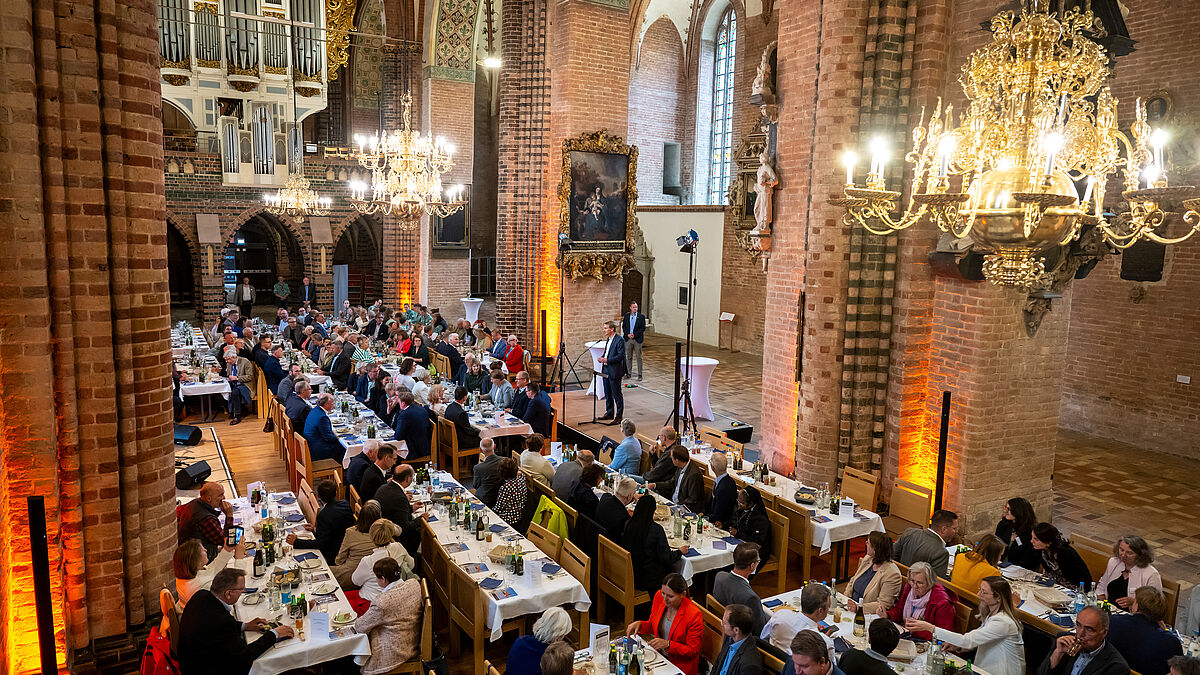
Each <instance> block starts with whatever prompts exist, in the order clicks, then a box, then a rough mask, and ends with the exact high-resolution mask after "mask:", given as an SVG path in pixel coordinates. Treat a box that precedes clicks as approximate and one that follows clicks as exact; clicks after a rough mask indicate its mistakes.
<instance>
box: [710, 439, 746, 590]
mask: <svg viewBox="0 0 1200 675" xmlns="http://www.w3.org/2000/svg"><path fill="white" fill-rule="evenodd" d="M708 465H709V466H710V467H712V470H713V474H714V475H715V476H716V478H714V479H713V490H712V497H710V498H709V500H708V505H707V506H705V507H704V515H706V516H708V519H709V520H711V521H712V522H713V524H714V525H716V526H717V527H720V528H724V527H725V526H727V525H728V524H729V523H730V521H732V520H733V509H734V507H736V506H737V485H735V484H734V482H733V479H732V478H730V477H729V474H728V473H725V470H726V469H727V468H728V467H729V459H728V458H727V457H726V456H725V453H723V452H714V453H713V455H712V458H711V459H709V460H708ZM751 606H753V605H751Z"/></svg>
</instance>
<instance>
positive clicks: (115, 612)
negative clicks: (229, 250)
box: [0, 0, 175, 673]
mask: <svg viewBox="0 0 1200 675" xmlns="http://www.w3.org/2000/svg"><path fill="white" fill-rule="evenodd" d="M156 16H157V6H156V3H155V2H153V0H129V1H127V2H123V3H120V5H119V6H115V5H113V4H112V3H99V2H71V3H66V2H60V3H56V4H55V3H35V2H30V1H29V0H17V1H16V2H7V3H3V4H2V5H0V26H3V28H0V32H2V33H3V35H4V43H5V44H6V45H8V46H9V48H8V50H7V54H6V57H5V58H4V59H3V60H0V91H4V92H5V107H6V110H7V114H6V122H5V124H4V125H2V126H0V175H2V176H3V180H4V183H5V185H6V186H7V188H8V194H9V195H10V197H9V199H7V200H6V201H4V202H3V204H2V205H0V231H2V232H4V233H5V236H4V244H5V246H6V249H5V255H4V256H3V257H2V258H0V297H3V298H5V299H6V300H7V301H6V302H4V303H0V326H4V327H5V328H4V329H3V331H4V335H3V342H4V344H5V345H6V346H7V347H8V349H9V351H10V354H11V355H12V357H13V358H7V359H3V360H2V361H0V432H2V433H0V438H3V441H2V442H0V466H3V467H4V470H3V471H2V472H0V531H3V532H5V533H6V536H4V537H0V671H2V672H10V673H24V672H33V670H34V669H36V667H37V651H36V643H37V633H36V630H35V613H34V609H33V596H32V588H33V583H32V580H31V574H32V572H31V568H30V565H31V563H30V551H29V543H28V542H29V540H28V538H27V537H26V535H25V532H26V515H25V497H26V496H28V495H42V496H44V497H45V498H46V506H47V512H48V513H47V515H48V519H49V527H48V533H47V534H48V536H49V542H50V569H51V586H52V589H51V590H52V596H53V600H54V612H55V628H56V630H57V635H58V645H59V654H60V664H61V663H63V662H64V661H65V656H66V650H67V648H79V647H84V646H86V645H87V644H88V642H89V640H92V639H96V638H101V637H105V636H112V635H118V634H121V633H124V632H125V631H127V630H128V629H129V628H130V627H131V626H133V625H137V624H141V623H142V622H144V621H145V620H146V618H147V616H148V615H150V614H153V613H157V611H158V591H159V589H160V588H162V586H164V585H166V584H169V583H170V580H171V576H170V575H171V572H170V557H171V553H172V550H173V548H174V540H175V514H174V497H175V488H174V485H173V482H172V480H171V479H172V477H173V474H174V466H173V461H172V460H173V446H172V443H171V393H170V392H171V376H170V372H171V371H170V349H169V346H168V341H167V340H168V335H169V332H168V331H169V326H168V324H169V297H168V288H167V283H168V282H167V270H166V222H165V204H164V196H163V150H162V123H161V121H160V119H161V118H160V107H161V94H160V92H159V87H158V63H159V56H158V36H157V29H156V21H155V17H156ZM35 40H37V41H39V42H38V45H37V48H36V49H34V47H33V45H34V41H35Z"/></svg>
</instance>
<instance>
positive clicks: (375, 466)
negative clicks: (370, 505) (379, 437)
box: [354, 443, 397, 502]
mask: <svg viewBox="0 0 1200 675" xmlns="http://www.w3.org/2000/svg"><path fill="white" fill-rule="evenodd" d="M396 461H397V459H396V446H394V445H392V444H391V443H384V444H383V445H380V446H379V447H378V448H377V449H376V450H375V461H374V462H371V463H370V464H369V465H368V466H367V468H365V469H363V472H362V477H361V478H359V481H358V485H356V486H354V489H355V490H356V491H357V492H358V498H359V499H361V500H363V502H366V501H367V500H370V499H374V498H375V493H376V492H379V488H381V487H383V485H384V483H387V481H388V478H389V477H390V476H391V475H392V467H394V466H396Z"/></svg>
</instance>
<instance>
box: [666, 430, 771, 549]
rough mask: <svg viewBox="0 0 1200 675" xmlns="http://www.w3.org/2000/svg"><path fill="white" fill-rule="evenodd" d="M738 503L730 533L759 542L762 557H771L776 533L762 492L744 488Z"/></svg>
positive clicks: (739, 537)
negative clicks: (772, 528)
mask: <svg viewBox="0 0 1200 675" xmlns="http://www.w3.org/2000/svg"><path fill="white" fill-rule="evenodd" d="M679 447H680V448H682V447H683V446H679ZM684 452H687V451H686V450H685V451H684ZM737 504H738V507H737V511H736V512H735V513H734V516H733V524H732V525H731V526H730V528H729V534H732V535H733V536H735V537H737V538H738V539H741V540H742V541H752V542H754V543H755V544H758V553H759V555H760V556H761V557H762V559H763V560H768V559H770V557H771V552H772V551H774V550H775V533H774V532H772V531H771V519H770V518H769V517H768V516H767V507H766V505H765V504H763V500H762V493H760V492H759V491H758V490H757V489H756V488H753V487H747V488H743V489H742V490H740V491H738V502H737Z"/></svg>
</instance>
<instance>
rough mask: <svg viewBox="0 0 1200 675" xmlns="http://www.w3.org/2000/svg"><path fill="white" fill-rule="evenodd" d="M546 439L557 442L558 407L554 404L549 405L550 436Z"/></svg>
mask: <svg viewBox="0 0 1200 675" xmlns="http://www.w3.org/2000/svg"><path fill="white" fill-rule="evenodd" d="M546 440H548V441H549V442H551V443H557V442H558V409H557V408H555V407H554V406H551V407H550V438H548V439H546Z"/></svg>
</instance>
